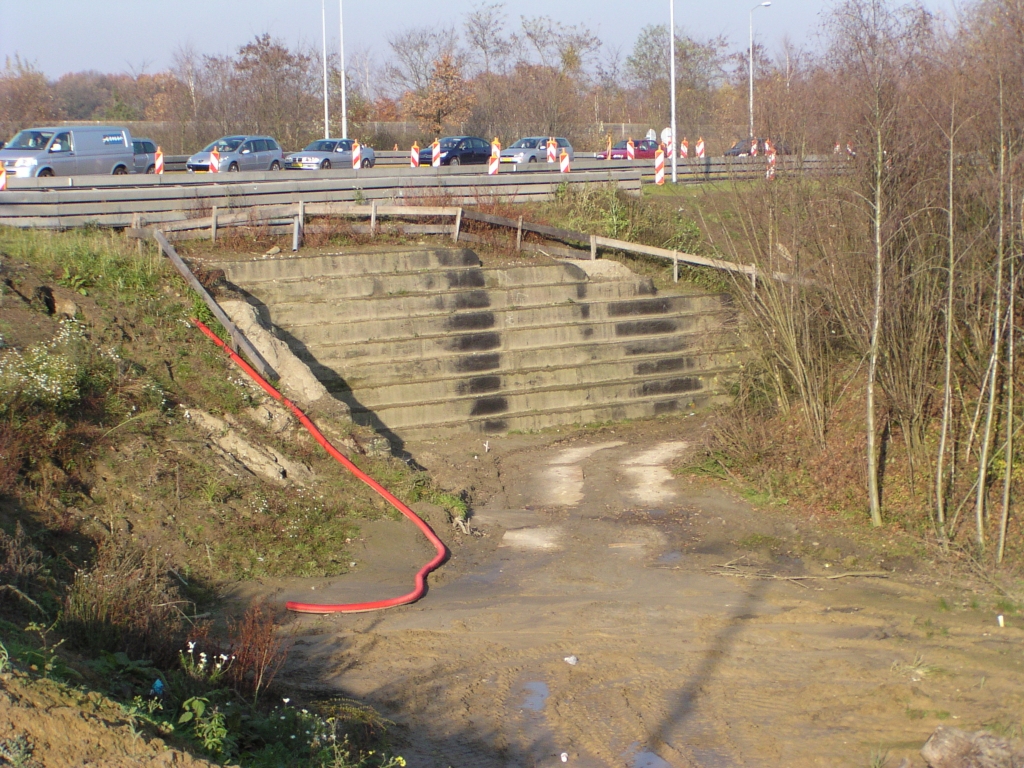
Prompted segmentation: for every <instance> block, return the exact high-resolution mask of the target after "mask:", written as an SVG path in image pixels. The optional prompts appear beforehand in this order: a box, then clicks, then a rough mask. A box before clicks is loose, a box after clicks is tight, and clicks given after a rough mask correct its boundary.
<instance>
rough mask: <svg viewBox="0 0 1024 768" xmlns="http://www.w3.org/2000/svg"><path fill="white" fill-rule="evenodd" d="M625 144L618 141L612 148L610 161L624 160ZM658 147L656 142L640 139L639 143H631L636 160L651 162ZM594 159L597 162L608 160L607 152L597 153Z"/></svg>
mask: <svg viewBox="0 0 1024 768" xmlns="http://www.w3.org/2000/svg"><path fill="white" fill-rule="evenodd" d="M626 144H627V142H625V141H620V142H619V143H618V144H616V145H614V146H613V147H612V160H626V159H627V158H626ZM659 146H660V145H659V144H658V142H656V141H653V140H651V139H640V141H634V142H633V148H634V150H635V152H636V154H635V157H636V159H637V160H653V159H654V153H655V152H657V151H658V147H659ZM595 157H596V158H597V159H598V160H607V159H608V150H605V151H604V152H598V153H597V154H596V155H595Z"/></svg>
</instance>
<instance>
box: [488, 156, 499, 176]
mask: <svg viewBox="0 0 1024 768" xmlns="http://www.w3.org/2000/svg"><path fill="white" fill-rule="evenodd" d="M499 165H501V155H499V154H496V153H495V152H494V150H491V159H490V160H488V161H487V175H488V176H497V175H498V166H499Z"/></svg>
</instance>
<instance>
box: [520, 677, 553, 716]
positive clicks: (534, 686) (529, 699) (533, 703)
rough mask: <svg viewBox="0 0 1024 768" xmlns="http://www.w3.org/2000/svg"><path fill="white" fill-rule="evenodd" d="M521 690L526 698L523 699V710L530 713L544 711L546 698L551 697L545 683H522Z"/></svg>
mask: <svg viewBox="0 0 1024 768" xmlns="http://www.w3.org/2000/svg"><path fill="white" fill-rule="evenodd" d="M523 689H524V690H525V691H526V698H525V699H523V709H528V710H530V711H531V712H540V711H541V710H542V709H544V705H545V704H546V703H547V700H548V696H550V695H551V689H550V688H548V684H547V683H541V682H529V683H523Z"/></svg>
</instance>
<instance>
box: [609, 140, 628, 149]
mask: <svg viewBox="0 0 1024 768" xmlns="http://www.w3.org/2000/svg"><path fill="white" fill-rule="evenodd" d="M625 148H626V142H625V141H620V142H619V143H618V144H616V145H615V146H614V147H612V149H625Z"/></svg>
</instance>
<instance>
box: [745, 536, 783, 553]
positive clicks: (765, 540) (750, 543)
mask: <svg viewBox="0 0 1024 768" xmlns="http://www.w3.org/2000/svg"><path fill="white" fill-rule="evenodd" d="M782 543H783V542H782V539H779V538H776V537H775V536H768V535H766V534H763V533H752V534H750V535H749V536H747V537H746V538H744V539H742V540H741V541H740V542H739V545H740V546H741V547H743V548H744V549H768V550H772V551H775V550H778V549H781V548H782Z"/></svg>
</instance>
